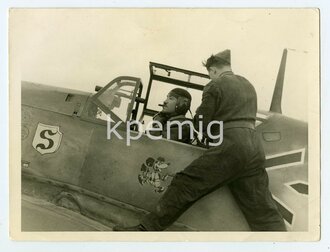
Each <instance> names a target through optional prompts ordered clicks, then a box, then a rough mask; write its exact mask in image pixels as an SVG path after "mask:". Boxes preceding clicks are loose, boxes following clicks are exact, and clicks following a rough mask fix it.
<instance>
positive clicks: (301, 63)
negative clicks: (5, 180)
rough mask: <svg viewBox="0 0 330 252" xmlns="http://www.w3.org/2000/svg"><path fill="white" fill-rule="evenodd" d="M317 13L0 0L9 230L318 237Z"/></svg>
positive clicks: (121, 237)
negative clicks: (2, 9)
mask: <svg viewBox="0 0 330 252" xmlns="http://www.w3.org/2000/svg"><path fill="white" fill-rule="evenodd" d="M319 18H320V12H319V10H318V9H317V8H303V9H298V8H279V9H275V8H269V9H265V8H259V9H253V8H245V9H244V8H237V9H221V8H209V9H198V8H196V9H190V8H181V9H179V8H160V9H157V8H135V9H129V8H118V9H115V8H94V9H93V8H90V9H89V8H68V9H65V8H40V9H38V8H30V9H28V8H12V9H11V10H10V11H9V102H10V105H9V110H10V111H9V118H10V171H9V173H10V182H11V183H10V214H11V215H10V232H11V236H12V237H13V239H15V240H44V241H47V240H49V241H51V240H58V241H70V240H79V241H86V240H109V241H151V240H152V241H184V240H189V241H243V240H249V241H316V240H319V239H320V154H319V152H320V149H319V146H320V136H319V127H320V125H319V121H320V111H319V91H320V78H319V71H320V66H319V61H320V48H319V43H320V34H319V29H320V26H319Z"/></svg>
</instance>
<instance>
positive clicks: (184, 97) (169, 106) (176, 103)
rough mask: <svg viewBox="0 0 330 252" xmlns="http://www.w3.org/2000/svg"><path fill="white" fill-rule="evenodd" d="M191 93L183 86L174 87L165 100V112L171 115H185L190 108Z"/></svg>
mask: <svg viewBox="0 0 330 252" xmlns="http://www.w3.org/2000/svg"><path fill="white" fill-rule="evenodd" d="M190 103H191V95H190V94H189V92H188V91H187V90H185V89H182V88H174V89H172V90H171V91H170V92H169V93H168V95H167V98H166V100H165V101H164V106H163V110H162V112H163V113H166V114H169V115H185V114H186V113H187V111H188V110H189V109H190Z"/></svg>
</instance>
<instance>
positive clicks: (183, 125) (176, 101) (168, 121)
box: [148, 88, 193, 143]
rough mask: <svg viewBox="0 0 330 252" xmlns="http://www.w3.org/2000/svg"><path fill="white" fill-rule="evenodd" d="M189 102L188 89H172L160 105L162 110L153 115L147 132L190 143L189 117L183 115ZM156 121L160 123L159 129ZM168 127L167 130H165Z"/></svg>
mask: <svg viewBox="0 0 330 252" xmlns="http://www.w3.org/2000/svg"><path fill="white" fill-rule="evenodd" d="M190 104H191V95H190V94H189V92H188V91H186V90H185V89H182V88H174V89H172V90H171V91H170V92H169V93H168V95H167V98H166V100H165V101H164V103H163V105H161V106H162V107H163V110H162V111H161V112H159V113H158V114H156V115H155V116H154V117H153V121H154V123H153V124H152V126H153V128H152V129H150V130H148V132H149V134H151V135H154V136H160V135H161V136H162V137H163V138H167V139H170V140H175V141H179V142H183V143H190V142H191V141H192V139H193V129H192V123H191V120H190V119H188V118H186V117H185V115H186V113H187V112H188V110H190ZM156 122H159V123H160V124H161V125H162V128H161V129H160V127H159V126H160V124H159V123H156ZM168 128H169V130H167V129H168ZM157 129H158V130H157ZM180 131H181V134H180ZM169 134H170V135H169Z"/></svg>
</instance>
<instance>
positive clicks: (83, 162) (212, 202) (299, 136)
mask: <svg viewBox="0 0 330 252" xmlns="http://www.w3.org/2000/svg"><path fill="white" fill-rule="evenodd" d="M286 59H287V49H284V51H283V55H282V59H281V63H280V68H279V71H278V76H277V80H276V83H275V89H274V93H273V98H272V101H271V106H270V110H269V111H258V114H257V122H256V129H257V132H258V134H259V135H260V138H261V139H262V142H263V145H264V149H265V152H266V159H267V162H266V170H267V172H268V175H269V178H270V189H271V192H272V194H273V197H274V199H275V200H276V202H277V205H278V207H279V210H280V212H281V213H282V215H283V217H284V219H285V223H286V225H287V229H288V230H289V231H307V230H308V142H307V137H308V125H307V123H306V122H302V121H299V120H295V119H292V118H289V117H287V116H285V115H283V114H282V109H281V100H282V91H283V83H284V77H285V68H286ZM149 68H150V79H149V83H148V86H147V91H146V95H145V97H143V96H142V93H143V92H142V91H143V84H142V82H141V80H140V79H139V78H136V77H129V76H121V77H117V78H115V79H114V80H112V81H111V82H110V83H108V84H107V85H105V86H104V87H99V86H96V87H95V93H87V92H81V91H77V90H70V89H65V88H55V87H50V86H46V85H41V84H36V83H31V82H26V81H22V107H21V109H22V126H21V130H22V132H21V140H22V146H21V148H22V195H23V197H22V206H23V208H22V223H28V220H29V218H32V217H33V216H32V215H33V213H34V214H35V211H34V209H35V208H36V207H31V204H32V205H36V206H38V204H39V203H38V202H46V203H47V204H43V203H41V204H39V206H40V205H43V206H45V205H47V209H48V210H47V211H51V212H53V213H54V212H56V213H57V214H61V212H62V213H64V214H62V217H63V215H65V218H62V219H61V220H60V221H56V220H55V221H54V222H52V223H53V224H54V227H52V226H48V227H45V226H43V225H40V226H38V225H37V228H36V226H34V227H31V226H29V225H28V224H26V225H25V226H24V227H23V226H22V229H23V230H24V231H29V230H30V231H31V230H34V231H36V230H38V229H40V230H38V231H43V230H61V227H59V225H60V224H59V223H60V222H61V221H64V222H65V221H67V220H68V219H69V220H71V221H72V222H74V221H75V220H77V218H78V217H79V216H81V219H79V223H80V224H79V225H78V224H77V225H74V224H72V225H70V227H66V228H68V229H69V230H73V231H79V230H80V231H81V230H85V229H86V226H87V229H88V228H89V227H90V228H91V229H90V230H111V227H112V226H113V225H115V224H118V223H121V224H123V225H135V224H137V223H138V219H139V217H141V215H143V214H145V213H147V212H148V211H151V209H152V208H153V207H154V206H155V204H156V202H157V201H158V199H159V198H160V197H161V195H162V194H163V193H164V191H165V190H166V187H167V186H168V185H169V183H170V181H171V179H172V177H173V175H174V174H175V173H176V172H178V171H180V170H182V169H183V168H184V167H185V166H186V165H188V164H189V163H190V162H191V160H193V159H194V158H196V157H198V156H199V155H201V154H202V153H203V151H205V148H203V147H201V146H199V145H194V144H184V143H180V142H175V141H172V140H167V139H161V140H158V141H155V140H152V139H150V138H148V137H147V136H146V134H145V133H144V129H141V125H145V124H146V122H147V121H148V120H149V119H150V118H151V117H152V116H153V115H155V114H156V113H157V112H158V111H159V110H160V109H159V108H158V107H157V101H158V102H159V101H162V100H161V99H163V97H164V96H165V95H166V93H164V94H159V92H158V90H160V89H159V87H162V90H170V89H172V88H174V87H183V88H186V89H187V90H189V92H191V94H192V96H193V99H195V97H198V96H199V97H201V93H202V90H203V87H204V84H205V83H206V82H208V81H209V77H208V76H207V75H205V74H202V73H198V72H193V71H189V70H185V69H180V68H176V67H172V66H168V65H164V64H158V63H154V62H150V65H149ZM152 99H154V101H156V102H154V101H153V100H152ZM107 115H110V116H111V123H108V120H107V118H108V116H107ZM148 118H149V119H148ZM133 120H138V121H139V122H141V125H140V126H139V125H136V124H127V122H131V121H133ZM121 122H122V123H121ZM143 122H144V124H143ZM120 123H121V124H120ZM114 125H117V126H116V127H117V128H116V130H117V133H118V134H119V136H112V137H111V138H110V139H109V136H108V134H107V133H108V132H109V131H108V130H109V127H111V126H114ZM138 135H141V137H140V138H139V139H137V140H133V139H134V137H136V136H138ZM127 137H130V138H131V139H130V142H129V145H127V141H126V140H127ZM136 138H137V137H136ZM125 139H126V140H125ZM29 206H30V207H29ZM63 207H64V208H66V209H64V208H63ZM68 209H69V210H68ZM38 213H39V212H38ZM43 213H44V214H45V212H43ZM70 213H72V214H70ZM54 216H55V215H54V214H53V217H54ZM77 216H78V217H77ZM55 217H56V216H55ZM55 217H54V218H55ZM87 220H88V221H87ZM81 223H85V224H86V223H87V224H86V225H85V226H84V227H83V226H82V224H81ZM91 223H92V224H91ZM93 223H94V224H93ZM95 223H96V224H95ZM53 224H51V225H53ZM66 228H64V227H63V228H62V229H64V230H67V229H66ZM168 230H180V231H248V230H249V227H248V225H247V222H246V221H245V219H244V216H243V215H242V213H241V211H240V209H239V208H238V206H237V205H236V203H235V201H234V199H233V197H232V195H231V193H230V191H229V190H228V188H227V187H223V188H220V189H217V190H216V191H214V192H212V193H211V194H209V195H207V196H205V197H203V198H202V199H200V200H199V201H198V202H196V203H195V204H194V205H193V206H192V207H191V208H189V209H188V210H187V211H186V212H185V213H184V214H183V215H182V216H181V217H180V218H179V219H178V220H177V222H175V223H174V224H173V225H172V226H171V227H169V229H168Z"/></svg>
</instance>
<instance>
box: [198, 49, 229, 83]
mask: <svg viewBox="0 0 330 252" xmlns="http://www.w3.org/2000/svg"><path fill="white" fill-rule="evenodd" d="M203 65H204V66H205V67H206V69H207V71H208V72H209V76H210V79H211V80H216V79H217V78H218V77H219V76H220V74H221V73H223V72H224V71H229V70H231V60H230V50H228V49H227V50H224V51H222V52H219V53H217V54H216V55H211V57H209V58H208V59H207V61H206V62H205V63H203Z"/></svg>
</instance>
